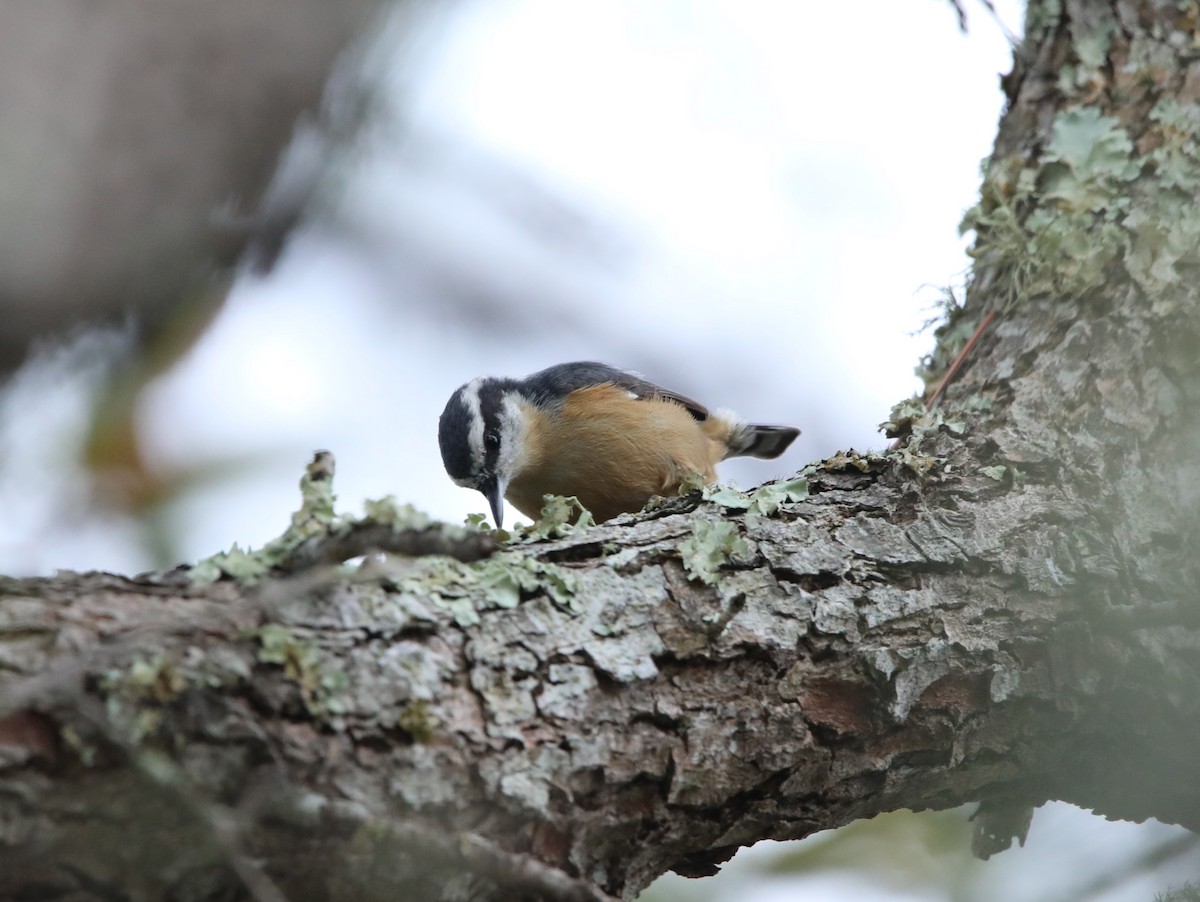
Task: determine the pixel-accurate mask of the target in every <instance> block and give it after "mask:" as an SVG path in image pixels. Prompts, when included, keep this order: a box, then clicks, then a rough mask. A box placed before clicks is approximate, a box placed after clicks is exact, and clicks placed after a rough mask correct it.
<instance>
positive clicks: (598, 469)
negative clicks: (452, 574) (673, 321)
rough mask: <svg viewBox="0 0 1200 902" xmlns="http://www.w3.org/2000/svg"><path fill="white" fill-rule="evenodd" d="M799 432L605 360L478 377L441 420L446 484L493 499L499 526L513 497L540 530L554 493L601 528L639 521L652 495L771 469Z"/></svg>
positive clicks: (462, 390) (450, 403)
mask: <svg viewBox="0 0 1200 902" xmlns="http://www.w3.org/2000/svg"><path fill="white" fill-rule="evenodd" d="M799 434H800V430H799V429H796V428H794V427H792V426H764V425H755V424H749V423H745V422H743V421H742V420H740V419H739V418H738V417H737V416H736V415H735V414H734V413H732V412H731V411H728V410H715V411H712V412H710V411H709V410H708V409H707V408H706V407H705V406H704V405H702V404H699V403H697V402H696V401H693V400H692V399H691V398H688V397H686V396H685V395H681V394H679V393H678V392H674V391H671V390H669V389H666V388H663V387H662V386H659V385H655V384H654V383H653V382H649V381H647V380H646V379H644V378H643V377H642V376H640V375H638V374H637V373H632V372H627V371H625V370H621V369H617V368H616V367H613V366H609V365H608V364H604V363H597V362H595V361H576V362H573V363H560V364H556V365H555V366H551V367H547V368H546V369H544V370H539V371H538V372H536V373H532V374H530V375H528V376H526V377H525V378H523V379H512V378H503V377H495V376H482V377H479V378H477V379H472V380H471V381H470V382H467V383H466V384H464V385H462V386H460V387H459V388H458V389H457V390H456V391H455V392H454V393H453V394H452V395H451V396H450V400H449V401H448V402H447V403H446V407H445V409H444V410H443V411H442V415H441V418H440V420H439V421H438V444H439V446H440V447H441V452H442V463H443V464H444V465H445V467H446V472H447V474H448V475H449V476H450V478H451V479H452V480H454V482H455V483H456V484H458V485H460V486H463V487H465V488H472V489H476V490H478V491H480V492H482V493H483V495H484V496H485V497H486V498H487V501H488V505H489V506H490V508H491V511H492V517H493V519H494V520H495V523H496V526H497V528H501V527H502V526H503V523H504V499H506V498H507V499H508V501H510V502H511V503H512V505H513V506H514V507H515V508H517V510H519V511H521V513H523V514H525V515H526V516H527V517H529V518H530V519H532V520H534V521H536V520H537V519H538V516H539V514H540V513H541V510H542V504H543V497H544V496H546V495H563V496H572V495H573V496H575V497H576V498H577V499H578V500H579V502H580V504H582V505H583V506H584V507H585V508H586V509H587V510H588V511H589V512H590V513H591V514H592V516H593V518H594V519H595V520H596V522H603V521H605V520H610V519H612V518H613V517H616V516H618V515H619V514H623V513H633V512H637V511H640V510H641V509H642V508H643V507H645V505H646V502H647V501H648V500H649V499H650V498H651V497H652V496H654V495H663V496H668V495H673V494H677V493H678V492H679V489H680V486H681V485H682V484H683V483H684V481H685V480H686V479H687V478H688V476H689V475H690V474H699V476H700V478H701V479H702V480H703V481H704V482H705V483H711V482H713V481H714V480H715V479H716V470H715V466H716V464H717V463H718V462H720V461H722V460H724V459H726V458H727V457H741V456H744V457H758V458H762V459H764V460H773V459H774V458H777V457H779V455H781V454H782V453H783V452H784V451H786V450H787V448H788V446H789V445H790V444H791V443H792V442H793V441H794V440H795V438H796V436H798V435H799Z"/></svg>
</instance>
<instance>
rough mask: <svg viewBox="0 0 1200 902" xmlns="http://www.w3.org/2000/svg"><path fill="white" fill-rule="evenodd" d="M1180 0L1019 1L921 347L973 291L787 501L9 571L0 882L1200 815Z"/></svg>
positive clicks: (697, 868)
mask: <svg viewBox="0 0 1200 902" xmlns="http://www.w3.org/2000/svg"><path fill="white" fill-rule="evenodd" d="M1197 18H1198V17H1197V15H1196V9H1195V5H1194V4H1193V5H1192V8H1191V9H1190V10H1188V9H1181V8H1180V4H1177V3H1174V2H1171V3H1160V4H1155V3H1149V2H1143V3H1125V2H1114V3H1111V4H1102V3H1089V4H1082V3H1072V2H1065V3H1062V4H1057V3H1049V2H1042V3H1037V2H1035V3H1033V4H1031V7H1030V23H1029V28H1028V35H1029V36H1028V39H1027V42H1026V44H1025V45H1024V46H1023V47H1022V48H1021V50H1020V52H1019V55H1018V66H1017V68H1016V69H1015V71H1014V73H1013V75H1012V76H1010V78H1009V79H1008V80H1007V82H1006V85H1007V87H1008V89H1009V91H1010V95H1011V100H1012V108H1011V110H1010V111H1009V112H1008V113H1007V115H1006V118H1005V120H1004V122H1003V123H1002V124H1001V129H1000V137H999V139H998V143H997V152H996V156H995V158H994V159H993V161H992V166H991V169H990V170H989V173H988V175H987V178H986V181H985V186H984V192H983V199H982V201H981V204H980V207H979V208H977V210H975V211H973V214H972V216H973V220H972V223H973V227H974V228H976V230H977V234H978V242H977V244H976V248H975V255H976V259H977V267H976V271H975V276H974V281H973V283H972V286H971V290H970V291H969V293H968V297H967V301H966V303H965V305H964V306H963V307H962V308H960V309H958V310H956V311H954V312H953V313H952V315H951V318H950V320H949V322H948V324H947V325H946V326H945V327H943V330H942V332H941V341H942V346H941V353H942V355H943V356H942V357H941V358H935V360H934V361H933V363H932V366H933V368H934V369H938V368H939V367H940V366H942V365H944V362H945V361H946V360H948V358H949V357H950V356H952V354H953V351H954V349H955V347H956V344H955V343H956V342H958V343H959V344H960V345H961V342H962V340H963V339H964V338H965V336H966V335H968V334H970V331H971V329H970V328H964V326H967V327H969V326H972V325H973V324H975V323H978V322H980V321H983V320H984V318H985V317H986V316H987V314H989V313H993V314H994V317H993V319H992V321H991V325H990V326H989V327H988V328H987V330H986V331H985V332H984V333H983V334H982V335H981V337H980V338H979V340H978V342H977V343H976V345H975V347H974V349H973V351H972V355H971V357H970V359H969V360H968V361H967V363H966V365H965V366H964V367H963V368H962V370H961V372H960V373H959V375H958V377H957V379H956V380H955V381H954V382H953V383H951V384H950V386H949V387H948V389H947V390H946V392H945V393H944V395H943V396H942V398H941V400H940V406H939V407H938V409H937V410H936V411H933V412H928V411H921V410H917V409H910V410H909V411H908V412H907V413H905V412H904V411H898V412H897V415H896V417H895V423H894V425H895V428H896V430H897V431H898V432H900V433H902V434H903V435H904V440H903V443H902V445H901V447H899V448H898V449H896V450H895V451H893V452H890V453H889V454H888V455H886V456H867V457H864V456H860V455H855V454H845V455H839V456H837V457H835V458H831V459H830V460H828V461H825V462H823V463H821V464H818V465H815V466H814V467H812V468H810V469H809V470H808V471H807V477H808V497H806V498H802V499H800V500H787V501H783V502H782V503H778V504H774V503H773V504H771V505H766V506H759V507H757V508H755V507H751V506H749V505H748V502H746V501H745V500H739V499H737V498H733V499H732V500H731V499H730V497H729V496H713V497H711V498H710V499H708V500H701V499H700V498H699V497H688V498H683V499H676V500H672V501H669V502H667V503H665V504H664V505H663V506H662V507H660V508H659V509H657V510H652V511H648V512H645V513H643V514H640V515H637V516H634V517H626V518H621V519H620V520H618V521H616V522H614V523H609V524H605V525H602V526H598V527H592V528H587V529H581V530H576V531H569V532H568V533H567V534H566V535H565V536H561V537H558V538H552V539H543V540H539V541H533V542H527V543H524V544H517V545H514V546H512V547H511V548H509V549H507V550H505V551H504V552H502V554H501V555H499V556H497V557H493V558H491V559H489V560H487V561H484V562H481V563H474V564H465V563H453V562H449V560H448V559H447V558H441V557H422V558H389V559H388V560H386V561H385V562H378V561H370V562H368V564H367V565H366V566H365V567H364V568H363V569H362V570H361V571H359V572H358V573H357V574H355V575H353V576H345V575H340V574H330V573H325V572H310V573H308V574H302V575H299V576H291V577H284V576H278V577H275V578H272V579H268V580H264V581H262V582H260V583H257V584H255V585H244V584H241V583H238V582H235V581H232V580H225V581H221V582H217V583H215V584H212V585H208V586H204V587H197V586H195V585H192V584H191V583H190V582H189V579H188V574H187V573H186V572H182V571H181V572H176V573H171V574H157V575H151V576H148V577H144V578H139V579H126V578H122V577H114V576H109V575H103V574H61V575H59V576H57V577H54V578H51V579H38V580H7V581H0V672H3V673H4V674H5V676H4V683H3V684H2V686H0V896H4V897H16V896H20V897H22V898H51V897H54V898H62V897H67V898H73V899H85V898H94V897H99V896H105V895H106V894H108V895H112V894H113V893H115V892H116V891H117V890H119V892H120V894H121V895H122V898H130V899H157V898H173V899H210V898H222V899H224V898H243V897H250V898H259V899H265V898H277V897H278V896H277V895H273V894H282V897H284V898H288V899H296V900H300V899H314V900H316V899H340V898H351V897H358V898H363V899H368V900H369V899H375V898H379V899H383V898H388V899H391V898H395V897H396V895H397V893H398V892H400V891H401V888H402V890H403V894H404V895H405V896H406V897H408V898H420V899H426V898H427V899H447V900H450V899H466V898H471V899H513V898H552V899H602V898H605V896H609V897H621V898H631V897H632V896H634V895H635V894H636V893H637V892H638V891H639V890H640V889H642V888H643V887H645V886H646V885H647V884H648V883H649V882H650V881H651V880H652V879H653V878H654V877H656V876H657V875H658V874H660V873H662V872H663V871H665V870H666V869H668V868H674V869H675V870H678V871H680V872H681V873H687V874H695V875H700V874H705V873H711V871H712V870H713V868H714V867H715V866H716V864H718V863H719V862H720V861H722V860H724V859H725V858H727V857H728V856H729V855H731V854H732V853H733V852H734V851H735V850H736V849H737V848H738V847H740V846H742V845H745V844H749V843H752V842H755V841H757V840H759V839H763V838H768V837H770V838H776V839H787V838H795V837H802V836H805V835H808V834H810V833H812V832H814V831H816V830H821V829H826V828H829V827H835V826H838V825H840V824H844V823H847V822H848V821H850V820H853V819H855V818H859V817H868V816H871V815H873V814H876V813H879V812H883V811H890V810H894V809H896V808H902V807H903V808H912V809H925V808H943V807H949V806H954V805H958V804H961V803H963V802H966V801H970V800H977V799H993V800H997V801H998V802H1000V803H1002V804H1004V805H1007V806H1009V807H1011V806H1014V805H1017V806H1019V805H1020V804H1023V803H1028V804H1036V803H1039V802H1041V801H1044V800H1047V799H1064V800H1067V801H1071V802H1074V803H1076V804H1079V805H1082V806H1085V807H1089V808H1094V809H1096V810H1097V811H1099V812H1101V813H1104V814H1106V815H1108V816H1110V817H1118V818H1128V819H1137V820H1140V819H1144V818H1146V817H1150V816H1153V817H1156V818H1158V819H1160V820H1164V821H1170V822H1175V823H1180V824H1184V825H1186V826H1188V827H1190V828H1192V829H1196V828H1197V827H1200V814H1198V813H1200V772H1198V771H1200V759H1197V757H1196V755H1195V749H1196V748H1197V747H1198V746H1200V718H1198V717H1197V715H1196V711H1195V707H1196V702H1195V699H1196V698H1200V667H1197V665H1196V661H1197V660H1200V658H1198V657H1197V651H1198V648H1200V636H1198V635H1197V630H1196V627H1197V625H1198V623H1200V616H1198V611H1200V608H1198V606H1197V602H1196V599H1197V595H1198V588H1200V565H1198V562H1200V553H1198V552H1200V528H1198V526H1200V521H1198V513H1200V472H1198V471H1200V425H1198V423H1200V419H1198V417H1197V409H1196V408H1197V404H1198V403H1200V354H1197V349H1200V328H1198V325H1200V323H1198V318H1197V315H1196V310H1197V288H1196V284H1197V283H1196V280H1195V278H1194V274H1195V272H1196V271H1197V270H1196V267H1197V264H1200V259H1197V246H1196V245H1188V244H1187V241H1186V240H1185V239H1186V237H1187V235H1189V234H1191V233H1190V232H1189V231H1188V230H1189V229H1191V228H1192V222H1191V219H1192V218H1193V217H1196V216H1198V215H1200V214H1198V213H1196V212H1195V211H1194V210H1193V209H1192V208H1196V207H1197V206H1198V205H1196V204H1195V200H1196V194H1197V193H1198V191H1200V162H1198V161H1197V158H1196V154H1197V151H1196V150H1195V149H1194V148H1195V147H1196V146H1197V144H1196V142H1195V141H1194V140H1192V139H1193V138H1195V135H1196V134H1197V133H1200V107H1198V105H1197V100H1196V96H1197V92H1196V90H1195V86H1196V85H1197V84H1200V80H1198V79H1197V78H1196V73H1197V72H1200V67H1198V66H1197V62H1196V60H1197V59H1200V57H1197V56H1196V54H1195V51H1194V50H1192V49H1191V48H1193V47H1195V46H1196V45H1197V33H1198V32H1197V29H1198V27H1200V26H1198V25H1197ZM1166 101H1171V103H1172V104H1174V106H1170V104H1166V103H1165V102H1166ZM1089 111H1090V112H1089ZM1156 111H1157V112H1156ZM1180 111H1182V112H1180ZM1189 127H1190V128H1193V129H1194V131H1193V132H1188V131H1187V129H1188V128H1189ZM1181 134H1182V135H1183V137H1182V138H1181V137H1180V135H1181ZM1085 139H1086V140H1085ZM1184 200H1187V201H1189V202H1190V203H1183V201H1184ZM1170 211H1176V213H1177V214H1178V215H1177V216H1175V218H1171V217H1170V216H1168V215H1167V214H1168V213H1169V212H1170ZM1180 230H1183V231H1182V237H1181V233H1180ZM1196 234H1200V230H1198V231H1197V233H1196ZM1014 236H1016V237H1019V238H1020V239H1021V240H1020V241H1017V240H1015V239H1014ZM1072 236H1073V239H1074V240H1072ZM939 360H941V361H942V362H941V363H939ZM710 523H717V524H732V529H731V530H729V531H728V532H727V533H720V534H721V535H725V536H726V537H727V538H729V539H730V541H728V542H727V543H725V544H724V545H721V544H719V543H718V545H716V546H713V547H715V549H716V550H715V552H713V553H715V554H717V556H718V558H719V560H718V563H719V564H720V567H719V569H718V570H716V572H715V576H714V577H713V578H712V579H711V580H706V579H705V578H704V575H703V574H704V572H705V571H704V570H703V568H702V567H699V566H698V565H697V564H696V560H695V558H696V555H697V554H698V553H699V552H698V548H697V543H696V539H697V537H698V536H700V535H701V534H702V533H704V534H706V535H710V536H711V535H713V533H712V532H711V531H706V529H705V528H704V527H702V526H701V524H710ZM722 529H724V527H722ZM689 543H690V544H689ZM401 544H403V543H401ZM422 547H423V546H422ZM709 551H710V552H712V551H713V549H712V548H709Z"/></svg>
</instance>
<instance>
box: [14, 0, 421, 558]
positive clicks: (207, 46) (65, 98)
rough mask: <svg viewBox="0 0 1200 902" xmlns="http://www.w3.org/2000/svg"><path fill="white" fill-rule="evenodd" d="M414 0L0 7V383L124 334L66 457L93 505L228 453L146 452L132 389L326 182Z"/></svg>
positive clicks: (278, 240) (273, 245) (145, 500)
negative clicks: (97, 334) (81, 475)
mask: <svg viewBox="0 0 1200 902" xmlns="http://www.w3.org/2000/svg"><path fill="white" fill-rule="evenodd" d="M425 6H426V4H425V3H423V2H420V0H341V2H337V3H329V2H327V0H206V2H203V3H163V2H161V0H111V2H105V3H94V2H91V0H39V2H12V3H4V4H0V209H3V210H4V211H5V215H4V216H3V217H2V218H0V316H2V317H3V328H2V329H0V385H2V384H3V382H2V380H3V375H4V374H6V373H11V372H12V371H13V370H14V369H15V368H16V367H18V366H20V365H21V364H22V362H24V361H26V360H27V359H29V357H30V355H31V353H35V352H36V349H37V348H38V347H39V346H47V345H53V344H54V343H56V342H63V341H65V340H66V339H67V338H68V337H70V336H72V335H77V334H78V333H79V332H80V331H81V330H84V329H96V328H101V327H106V326H108V327H112V326H121V327H123V328H125V329H126V330H128V331H129V332H130V333H131V334H132V335H133V337H134V340H133V341H132V342H129V343H128V344H127V346H126V347H127V349H128V350H127V354H126V355H125V356H123V357H122V358H121V359H118V360H114V361H113V362H112V366H111V369H110V376H109V378H108V379H107V381H106V383H105V384H104V385H103V386H102V387H101V386H95V387H94V390H95V391H96V402H95V409H94V412H93V415H92V417H91V427H90V429H89V430H88V434H87V436H86V439H85V441H84V446H83V449H82V453H81V456H82V460H83V463H84V465H85V467H86V471H87V473H88V475H89V477H90V479H91V481H92V488H93V496H94V499H95V500H96V501H98V502H100V503H101V504H103V505H106V506H110V507H112V508H115V509H118V510H123V511H129V512H132V513H134V514H140V513H144V512H146V511H148V510H150V509H153V508H154V507H155V506H156V505H158V504H160V503H161V502H162V501H163V500H164V499H166V498H169V497H171V496H172V495H174V494H176V493H178V492H179V491H181V490H182V489H184V488H186V487H187V486H188V485H190V484H193V483H194V482H196V481H198V480H202V479H211V478H212V477H213V475H214V473H215V472H216V471H222V472H223V471H226V470H228V469H229V468H230V467H232V466H235V465H237V464H236V462H233V461H229V462H223V463H217V464H215V465H213V466H212V467H206V468H204V470H203V471H202V472H194V473H192V472H189V473H184V472H170V473H166V472H162V471H161V470H159V469H157V468H156V467H154V466H153V465H152V463H151V462H149V461H147V460H146V457H145V454H144V452H143V449H142V441H141V437H140V435H139V430H138V425H137V422H136V416H135V414H136V408H137V405H138V403H139V400H140V398H141V396H142V392H143V389H144V388H145V386H146V385H147V384H148V383H149V382H150V381H151V380H153V379H155V378H156V377H158V376H160V375H161V374H163V373H164V372H166V371H167V370H169V369H170V368H171V367H172V366H173V365H174V364H175V362H176V361H178V360H179V359H180V358H181V357H182V356H183V355H184V354H185V353H187V351H188V350H189V349H190V348H191V347H192V346H193V345H194V343H195V342H196V341H197V340H198V339H199V338H200V337H201V336H202V335H203V334H204V333H205V331H206V330H207V328H208V327H209V325H210V324H211V322H212V321H213V319H214V317H215V316H216V314H217V313H218V311H219V310H220V308H221V305H222V303H223V301H224V299H225V297H226V294H227V293H228V291H229V288H230V285H231V284H232V282H233V280H234V279H235V278H236V276H237V274H238V271H239V261H242V260H244V261H245V262H246V264H248V265H249V266H251V267H252V268H254V269H255V270H257V271H259V272H262V271H265V270H267V269H269V268H270V267H271V266H272V265H273V264H274V262H275V260H276V259H277V258H278V255H279V253H280V252H281V249H282V247H283V244H284V242H285V241H286V239H287V237H288V235H289V234H290V232H291V231H292V230H293V229H294V227H295V226H296V224H297V223H298V222H299V220H300V218H301V217H302V216H303V215H305V213H306V211H309V210H310V208H311V207H312V206H313V204H314V202H317V203H319V197H318V195H319V192H320V191H321V190H322V186H324V185H326V184H327V183H329V182H330V181H331V180H333V181H336V179H334V176H336V174H337V169H338V168H339V167H345V166H346V165H347V162H346V159H345V157H346V156H348V154H349V149H350V148H351V147H352V145H353V142H354V140H355V138H356V136H357V134H358V133H359V132H360V131H361V129H362V126H363V123H364V122H365V120H366V118H367V117H368V115H369V114H370V112H371V109H372V107H373V105H374V92H375V91H376V90H377V87H378V83H379V81H380V80H381V74H380V69H381V68H382V67H383V66H384V65H385V62H384V59H385V58H386V57H387V56H389V55H390V54H391V53H394V52H395V50H396V47H397V45H398V43H399V40H400V38H401V36H402V34H403V32H404V31H405V30H406V29H408V28H410V27H412V28H415V24H414V23H415V21H416V13H417V12H418V11H421V10H423V9H424V8H425ZM372 25H374V26H375V27H373V28H372V27H370V26H372ZM381 43H387V44H388V46H386V47H381V46H380V44H381ZM59 359H61V357H60V358H59ZM59 365H65V361H64V362H63V363H61V364H59ZM147 533H148V535H150V536H155V537H157V540H158V541H159V543H160V544H161V543H164V542H165V541H166V539H165V536H164V535H163V534H162V530H161V529H155V528H150V529H148V531H147ZM160 551H161V553H162V554H167V555H169V554H170V551H169V548H168V547H165V546H164V547H163V548H161V549H160Z"/></svg>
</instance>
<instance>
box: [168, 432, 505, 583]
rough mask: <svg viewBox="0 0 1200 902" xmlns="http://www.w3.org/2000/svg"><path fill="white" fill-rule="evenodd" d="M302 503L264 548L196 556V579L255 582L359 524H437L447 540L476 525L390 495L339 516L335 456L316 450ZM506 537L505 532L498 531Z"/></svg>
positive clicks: (414, 527) (400, 527)
mask: <svg viewBox="0 0 1200 902" xmlns="http://www.w3.org/2000/svg"><path fill="white" fill-rule="evenodd" d="M300 495H301V499H302V501H301V506H300V510H298V511H296V512H295V513H293V514H292V518H291V522H290V524H289V525H288V528H287V529H286V530H285V531H284V533H283V534H282V535H281V536H279V537H278V538H276V539H272V540H271V541H270V542H268V543H267V544H266V545H264V546H263V547H262V548H259V549H257V550H249V549H243V548H240V547H238V546H237V545H236V544H235V545H234V546H233V547H232V548H231V549H230V550H229V551H225V552H220V553H219V554H214V555H213V556H211V557H209V558H205V559H204V560H202V561H200V562H198V563H197V564H196V565H195V566H193V567H191V568H190V570H189V571H188V576H189V578H190V579H191V581H192V582H193V583H194V584H196V585H207V584H208V583H212V582H216V581H217V580H219V579H234V580H237V581H239V582H245V583H254V582H257V581H259V580H261V579H264V578H265V577H267V576H268V575H269V574H270V573H271V572H272V571H273V570H275V569H276V568H279V567H282V566H286V565H287V564H288V563H289V562H291V561H292V560H293V559H294V557H295V555H296V553H297V551H298V550H300V549H301V548H302V546H304V545H305V544H306V543H310V542H319V541H320V540H322V539H324V538H329V539H337V538H338V537H342V536H345V535H347V534H349V533H350V532H351V531H353V530H354V529H358V528H362V527H374V526H384V527H387V528H389V529H391V530H392V531H393V532H395V533H403V532H413V531H417V532H419V531H423V530H427V529H437V530H440V531H442V532H443V533H444V534H445V535H446V537H447V539H448V540H449V541H451V542H453V541H457V540H461V539H463V538H465V537H466V535H467V534H468V533H469V532H477V531H479V529H477V528H475V527H473V526H472V525H471V524H470V523H468V525H467V526H465V527H459V526H451V525H448V524H444V523H439V522H437V521H436V520H434V519H433V518H432V517H430V516H429V515H428V514H426V513H424V512H423V511H420V510H417V508H415V507H413V506H412V505H411V504H401V503H399V502H398V501H397V500H396V499H395V498H394V497H392V496H391V495H388V496H387V497H385V498H380V499H378V500H368V501H367V502H365V505H364V510H365V516H364V517H362V518H360V519H354V518H350V517H339V516H338V515H337V514H336V512H335V510H334V500H335V495H334V493H333V457H332V455H330V454H328V453H327V452H319V453H318V454H317V455H316V456H315V457H314V458H313V461H312V463H310V464H309V465H308V467H307V468H306V469H305V472H304V476H303V477H302V478H301V480H300ZM497 538H499V539H500V540H502V541H503V540H504V539H505V538H507V534H506V533H502V532H498V533H497Z"/></svg>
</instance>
